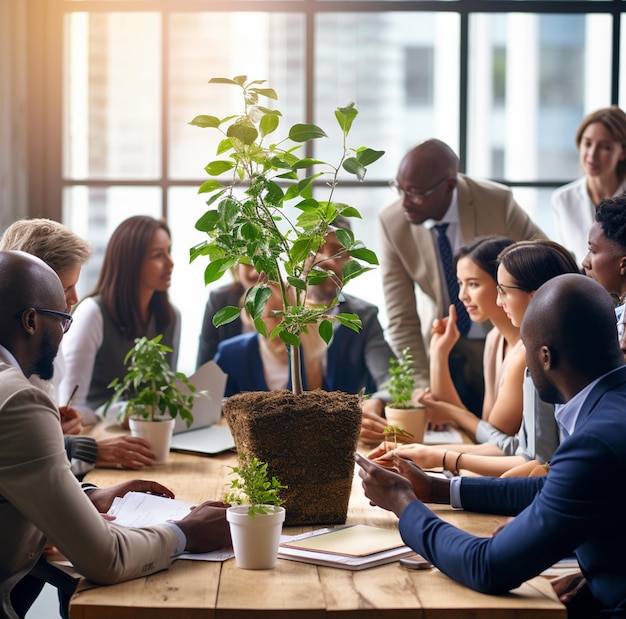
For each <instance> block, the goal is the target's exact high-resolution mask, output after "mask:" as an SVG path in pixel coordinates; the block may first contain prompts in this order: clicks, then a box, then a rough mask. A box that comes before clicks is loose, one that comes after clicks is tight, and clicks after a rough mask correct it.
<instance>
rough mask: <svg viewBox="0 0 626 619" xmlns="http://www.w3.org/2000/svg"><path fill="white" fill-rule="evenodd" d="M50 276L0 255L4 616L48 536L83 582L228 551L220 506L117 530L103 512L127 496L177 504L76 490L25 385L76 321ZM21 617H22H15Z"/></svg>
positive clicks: (47, 368) (49, 362) (46, 410)
mask: <svg viewBox="0 0 626 619" xmlns="http://www.w3.org/2000/svg"><path fill="white" fill-rule="evenodd" d="M65 309H66V299H65V294H64V291H63V287H62V285H61V282H60V280H59V278H58V277H57V275H56V274H55V272H54V271H53V270H52V269H51V268H50V267H49V266H47V265H46V264H45V263H44V262H43V261H41V260H40V259H38V258H35V257H34V256H31V255H30V254H27V253H25V252H21V251H0V499H1V500H0V617H7V618H9V617H10V618H15V617H17V616H18V614H17V612H16V610H17V609H18V608H21V609H27V608H28V603H29V602H30V600H29V599H26V598H27V596H28V595H29V594H30V591H23V596H22V597H18V598H17V599H16V598H15V597H12V596H11V591H12V590H13V589H14V587H15V586H16V584H17V583H18V582H19V581H20V579H22V578H23V577H24V576H25V575H26V574H28V573H29V572H30V571H31V569H32V568H33V566H34V564H35V563H36V562H37V560H38V559H39V557H40V555H41V552H42V549H43V546H44V543H45V541H46V538H48V539H51V540H54V543H55V545H56V546H57V548H58V549H59V550H60V551H61V552H62V553H63V554H64V555H65V556H66V557H67V558H68V559H69V560H70V561H71V562H72V563H73V564H74V566H75V567H76V569H77V570H78V571H79V572H80V573H82V574H83V575H84V576H86V577H87V578H89V579H90V580H93V581H94V582H97V583H101V584H111V583H114V582H120V581H122V580H128V579H130V578H136V577H139V576H146V575H147V574H151V573H154V572H157V571H159V570H162V569H166V568H168V567H169V565H170V564H171V562H172V560H173V559H174V558H175V557H176V556H177V555H178V554H180V553H181V552H182V551H183V550H188V551H190V552H206V551H208V550H215V549H218V548H222V547H224V546H227V545H229V544H230V534H229V530H228V524H227V522H226V518H225V509H226V507H227V506H226V505H225V504H224V503H215V502H206V503H203V504H201V505H199V506H197V507H196V509H194V510H192V511H191V512H190V514H189V515H188V516H186V517H185V518H183V519H182V520H180V521H178V522H175V523H174V522H172V523H166V524H165V525H159V526H154V527H144V528H142V529H130V528H125V527H115V526H112V525H111V523H109V522H107V521H105V520H104V519H103V518H102V517H101V516H100V514H99V513H98V512H106V511H107V510H108V509H109V507H110V506H111V503H112V501H113V499H114V497H115V496H123V495H124V494H125V493H126V492H129V491H131V490H134V491H139V492H150V493H153V494H161V495H164V496H169V497H173V494H172V492H171V491H170V490H168V489H167V488H165V487H164V486H162V485H160V484H158V483H156V482H153V481H141V480H133V481H130V482H125V483H123V484H119V485H118V486H114V487H112V488H106V489H105V488H102V489H100V488H95V487H93V486H91V487H90V488H85V489H81V486H80V484H79V482H78V480H77V479H76V478H75V477H74V475H73V474H72V472H71V470H70V465H69V461H68V459H67V456H66V454H65V449H64V443H63V435H62V432H61V424H60V423H59V417H58V412H57V409H56V406H55V405H54V403H53V402H52V400H51V399H50V398H49V396H48V395H47V394H46V393H45V392H44V391H43V390H41V389H39V388H37V387H35V386H33V385H32V384H31V383H30V382H29V381H28V378H29V377H30V376H31V375H33V374H37V375H38V376H40V377H41V378H42V379H44V380H49V379H50V378H52V375H53V373H54V363H53V362H54V357H55V355H56V353H57V350H58V347H59V344H60V342H61V339H62V337H63V334H64V333H65V332H66V331H67V330H68V329H69V327H70V325H71V322H72V319H71V316H69V315H68V314H66V313H65V311H64V310H65ZM20 615H22V613H20Z"/></svg>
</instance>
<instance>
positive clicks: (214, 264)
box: [204, 258, 235, 285]
mask: <svg viewBox="0 0 626 619" xmlns="http://www.w3.org/2000/svg"><path fill="white" fill-rule="evenodd" d="M232 266H235V261H234V260H233V259H232V258H219V259H218V260H213V261H211V262H209V264H208V265H207V268H206V269H205V270H204V284H205V285H207V284H210V283H211V282H216V281H217V280H218V279H219V278H220V277H222V275H224V273H226V271H228V269H230V267H232Z"/></svg>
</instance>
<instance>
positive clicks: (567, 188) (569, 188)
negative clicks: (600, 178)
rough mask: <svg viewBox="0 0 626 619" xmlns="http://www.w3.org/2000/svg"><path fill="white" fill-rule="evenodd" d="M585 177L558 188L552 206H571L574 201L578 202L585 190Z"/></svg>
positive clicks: (553, 196) (554, 192)
mask: <svg viewBox="0 0 626 619" xmlns="http://www.w3.org/2000/svg"><path fill="white" fill-rule="evenodd" d="M585 183H586V179H585V177H584V176H583V177H581V178H577V179H576V180H574V181H572V182H571V183H567V184H566V185H562V186H561V187H557V188H556V189H555V190H554V191H553V192H552V204H553V205H561V204H569V203H570V202H571V201H572V200H576V201H578V198H579V197H580V196H581V195H582V192H583V189H584V188H585Z"/></svg>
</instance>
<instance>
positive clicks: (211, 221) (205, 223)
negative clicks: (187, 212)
mask: <svg viewBox="0 0 626 619" xmlns="http://www.w3.org/2000/svg"><path fill="white" fill-rule="evenodd" d="M219 218H220V215H219V213H218V212H217V211H214V210H211V211H207V212H206V213H204V215H202V217H200V219H198V221H196V226H195V228H196V230H199V231H200V232H211V231H212V230H215V226H216V225H217V222H218V220H219Z"/></svg>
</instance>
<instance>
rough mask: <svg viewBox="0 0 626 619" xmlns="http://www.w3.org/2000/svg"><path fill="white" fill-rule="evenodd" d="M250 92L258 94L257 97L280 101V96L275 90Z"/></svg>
mask: <svg viewBox="0 0 626 619" xmlns="http://www.w3.org/2000/svg"><path fill="white" fill-rule="evenodd" d="M250 90H252V91H253V92H256V94H257V95H261V96H263V97H267V98H268V99H274V100H278V95H277V94H276V91H275V90H274V89H273V88H251V89H250Z"/></svg>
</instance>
